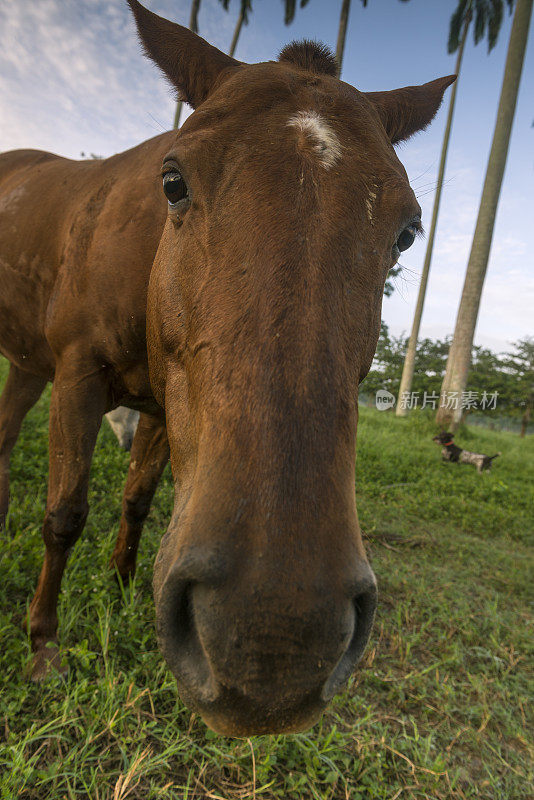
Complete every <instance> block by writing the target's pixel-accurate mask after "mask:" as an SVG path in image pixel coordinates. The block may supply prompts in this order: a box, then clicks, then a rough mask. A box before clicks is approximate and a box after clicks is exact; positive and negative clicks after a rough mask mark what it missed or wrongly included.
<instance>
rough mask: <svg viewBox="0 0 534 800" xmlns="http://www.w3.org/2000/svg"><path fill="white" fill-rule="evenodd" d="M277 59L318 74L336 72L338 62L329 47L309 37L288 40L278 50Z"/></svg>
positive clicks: (334, 73)
mask: <svg viewBox="0 0 534 800" xmlns="http://www.w3.org/2000/svg"><path fill="white" fill-rule="evenodd" d="M278 61H286V62H289V63H290V64H294V65H295V66H297V67H301V68H302V69H305V70H307V71H308V72H315V73H316V74H318V75H332V76H333V77H334V78H335V77H336V76H337V74H338V64H337V61H336V58H335V56H334V54H333V53H332V51H331V50H330V48H328V47H327V46H326V45H325V44H322V43H321V42H315V41H313V40H311V39H302V41H300V42H297V41H294V42H290V44H286V46H285V47H284V48H283V50H281V51H280V55H279V56H278Z"/></svg>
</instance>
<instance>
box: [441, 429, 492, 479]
mask: <svg viewBox="0 0 534 800" xmlns="http://www.w3.org/2000/svg"><path fill="white" fill-rule="evenodd" d="M453 439H454V434H453V433H449V432H448V431H442V432H441V433H439V434H438V435H437V436H434V437H433V439H432V441H433V442H437V444H441V445H443V449H442V451H441V456H442V458H443V461H453V462H454V463H456V464H473V466H475V467H476V468H477V472H484V471H485V470H488V469H491V464H492V462H493V459H494V458H497V456H500V455H501V454H500V453H495V455H494V456H485V455H484V454H483V453H471V452H470V451H469V450H463V449H462V448H461V447H458V445H456V444H454V442H453Z"/></svg>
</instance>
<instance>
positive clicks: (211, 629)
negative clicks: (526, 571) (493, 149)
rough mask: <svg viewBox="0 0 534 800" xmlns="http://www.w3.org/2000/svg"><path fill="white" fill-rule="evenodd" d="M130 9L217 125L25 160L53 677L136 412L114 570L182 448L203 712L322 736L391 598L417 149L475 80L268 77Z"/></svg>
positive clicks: (176, 661)
mask: <svg viewBox="0 0 534 800" xmlns="http://www.w3.org/2000/svg"><path fill="white" fill-rule="evenodd" d="M128 2H129V5H130V8H131V10H132V12H133V15H134V18H135V21H136V24H137V29H138V34H139V37H140V40H141V43H142V46H143V48H144V51H145V53H146V54H147V55H148V56H149V57H150V58H151V59H152V60H153V61H154V62H155V64H156V65H157V66H158V67H159V68H160V69H161V70H162V72H163V73H164V74H165V76H166V78H167V79H168V80H169V81H170V82H171V84H172V85H173V86H174V87H175V89H176V92H177V94H178V96H179V97H180V98H181V99H183V100H185V101H187V102H188V103H189V104H190V105H191V106H192V107H193V109H194V112H193V113H192V115H191V116H190V117H189V118H188V119H187V121H186V122H185V123H184V125H183V126H182V127H181V129H180V130H179V131H171V132H168V133H163V134H161V135H160V136H157V137H155V138H153V139H151V140H150V141H147V142H144V143H143V144H140V145H138V146H137V147H134V148H133V149H131V150H128V151H127V152H124V153H121V154H119V155H115V156H112V157H111V158H107V159H104V160H102V161H82V162H74V161H70V160H67V159H64V158H60V157H59V156H55V155H52V154H50V153H44V152H38V151H16V152H12V153H7V154H4V155H2V156H1V157H0V212H1V224H0V276H1V282H2V287H3V290H2V295H1V298H0V310H1V313H0V343H1V349H2V352H3V353H4V355H5V356H6V357H7V358H8V359H9V361H10V362H11V368H10V372H9V377H8V380H7V384H6V386H5V389H4V393H3V395H2V401H1V408H0V432H1V437H0V458H1V459H2V469H3V473H4V474H5V472H6V464H7V460H8V457H9V452H10V448H11V447H12V445H13V443H14V440H15V439H16V436H17V432H18V429H19V427H20V424H21V422H22V419H23V417H24V415H25V414H26V412H27V411H28V409H29V408H30V407H31V406H32V404H33V403H34V402H35V400H36V398H37V397H38V396H39V394H40V392H41V391H42V388H43V386H44V385H45V384H46V382H47V381H53V384H52V393H51V403H50V431H49V459H50V470H49V484H48V496H47V504H46V511H45V517H44V523H43V539H44V543H45V555H44V562H43V566H42V570H41V574H40V577H39V582H38V585H37V589H36V592H35V595H34V597H33V599H32V601H31V604H30V608H29V615H28V620H27V625H28V629H29V634H30V637H31V645H32V651H33V656H32V667H31V668H32V676H33V677H34V678H35V679H42V678H43V677H44V676H45V675H46V674H47V673H48V671H49V670H51V669H54V668H60V667H61V660H60V654H59V649H58V641H57V611H56V606H57V599H58V593H59V590H60V584H61V579H62V575H63V571H64V568H65V565H66V562H67V556H68V553H69V551H70V550H71V549H72V548H73V546H74V544H75V542H76V540H77V538H78V537H79V536H80V534H81V532H82V529H83V527H84V523H85V520H86V517H87V513H88V504H87V489H88V481H89V468H90V464H91V458H92V454H93V449H94V446H95V441H96V437H97V433H98V430H99V426H100V424H101V420H102V416H103V415H104V414H105V413H107V412H109V411H110V410H112V409H113V408H115V407H117V406H118V405H123V406H126V407H128V408H131V409H134V410H137V411H139V412H140V418H139V424H138V427H137V431H136V433H135V437H134V441H133V445H132V450H131V461H130V467H129V471H128V478H127V481H126V486H125V491H124V498H123V506H122V516H121V521H120V526H119V533H118V537H117V542H116V545H115V549H114V552H113V554H112V558H111V563H112V565H114V567H115V568H116V569H117V571H118V573H119V575H120V576H121V577H122V578H123V579H124V580H126V579H127V578H128V576H129V575H131V574H132V573H133V571H134V569H135V554H136V550H137V545H138V542H139V536H140V534H141V529H142V526H143V522H144V520H145V518H146V516H147V513H148V510H149V506H150V502H151V499H152V496H153V494H154V491H155V489H156V486H157V483H158V480H159V477H160V475H161V472H162V470H163V468H164V466H165V464H166V462H167V460H168V458H169V455H170V460H171V467H172V474H173V481H174V487H175V498H174V508H173V513H172V517H171V520H170V523H169V526H168V528H167V530H166V532H165V533H164V535H163V537H162V540H161V544H160V547H159V550H158V554H157V557H156V561H155V566H154V578H153V588H154V600H155V607H156V628H157V635H158V642H159V646H160V648H161V651H162V653H163V655H164V657H165V659H166V661H167V663H168V665H169V667H170V669H171V670H172V672H173V673H174V675H175V676H176V680H177V684H178V690H179V693H180V695H181V697H182V699H183V700H184V702H185V703H186V704H187V705H188V706H189V707H190V708H191V709H193V710H195V711H197V712H198V713H199V714H200V715H201V716H202V718H203V719H204V721H205V722H206V724H207V725H209V726H211V728H212V729H213V730H214V731H216V732H218V733H221V734H225V735H231V736H250V735H252V734H263V733H285V732H292V731H300V730H305V729H307V728H308V727H310V726H311V725H313V724H315V722H316V721H317V720H318V719H319V718H320V716H321V714H322V713H323V711H324V710H325V708H326V707H327V705H328V703H329V701H330V700H331V698H332V697H333V696H334V695H335V694H336V693H338V692H339V691H341V690H342V689H343V687H344V686H345V685H346V683H347V681H348V679H349V677H350V675H351V673H352V671H353V669H354V667H355V665H356V664H357V662H358V661H359V660H360V658H361V656H362V653H363V651H364V648H365V646H366V643H367V641H368V638H369V635H370V631H371V626H372V622H373V616H374V612H375V607H376V602H377V588H376V580H375V577H374V574H373V571H372V569H371V567H370V565H369V563H368V560H367V557H366V554H365V550H364V547H363V544H362V537H361V531H360V528H359V524H358V517H357V510H356V502H355V491H354V476H355V454H356V428H357V419H358V407H357V396H358V385H359V383H360V382H361V381H362V380H363V378H364V377H365V375H366V374H367V372H368V370H369V368H370V365H371V362H372V359H373V354H374V351H375V348H376V344H377V338H378V333H379V327H380V316H381V301H382V295H383V289H384V283H385V280H386V276H387V273H388V270H389V269H390V268H391V267H392V266H393V265H394V264H395V263H396V261H397V259H398V258H399V253H400V252H401V251H404V250H406V249H407V248H408V247H409V246H410V245H411V244H412V242H413V241H414V238H415V236H416V235H417V233H418V232H419V231H420V229H421V209H420V206H419V204H418V203H417V200H416V198H415V195H414V193H413V191H412V189H411V187H410V184H409V181H408V178H407V175H406V172H405V170H404V168H403V166H402V164H401V162H400V161H399V159H398V157H397V155H396V153H395V150H394V147H393V146H394V145H395V144H396V143H397V142H400V141H403V140H405V139H407V138H408V137H410V136H411V135H412V134H414V133H415V132H416V131H419V130H421V129H423V128H425V127H426V126H427V125H428V124H429V123H430V121H431V119H432V118H433V117H434V115H435V114H436V112H437V109H438V108H439V106H440V103H441V101H442V96H443V93H444V91H445V89H446V88H447V86H449V85H450V84H451V83H452V81H453V80H454V77H455V76H448V77H444V78H439V79H437V80H433V81H430V82H428V83H424V84H422V85H417V86H411V87H406V88H402V89H397V90H392V91H384V92H367V93H364V92H360V91H358V90H357V89H355V88H354V87H352V86H350V85H349V84H347V83H345V82H343V81H341V80H339V79H338V78H337V77H336V75H337V65H336V62H335V59H334V57H333V56H332V55H331V53H330V51H329V50H328V49H327V48H325V47H324V46H322V45H320V44H317V43H314V42H309V41H303V42H293V43H292V44H290V45H288V46H286V47H285V48H284V49H283V50H282V52H281V53H280V56H279V58H278V59H277V60H276V61H269V62H266V63H259V64H246V63H243V62H240V61H237V60H235V59H234V58H231V57H229V56H227V55H225V54H224V53H222V52H221V51H219V50H218V49H216V48H215V47H213V46H211V45H210V44H208V43H207V42H206V41H204V40H203V39H202V38H200V37H199V36H197V35H196V34H194V33H192V32H191V31H190V30H188V29H187V28H184V27H182V26H180V25H177V24H174V23H172V22H170V21H169V20H166V19H163V18H161V17H159V16H157V15H156V14H153V13H152V12H150V11H148V10H147V9H145V8H144V7H143V6H142V5H141V4H140V3H139V2H137V0H128ZM4 483H5V480H4ZM3 502H4V504H5V492H4V500H3Z"/></svg>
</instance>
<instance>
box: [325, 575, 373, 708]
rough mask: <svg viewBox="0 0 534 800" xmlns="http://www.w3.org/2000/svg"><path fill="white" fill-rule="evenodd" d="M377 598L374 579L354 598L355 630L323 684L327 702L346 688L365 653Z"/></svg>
mask: <svg viewBox="0 0 534 800" xmlns="http://www.w3.org/2000/svg"><path fill="white" fill-rule="evenodd" d="M376 599H377V591H376V584H375V583H374V580H373V583H372V585H370V586H369V588H368V589H366V590H365V591H363V592H361V593H360V594H358V595H357V596H356V597H355V598H354V600H353V605H354V631H353V634H352V638H351V640H350V642H349V646H348V647H347V649H346V650H345V652H344V653H343V655H342V656H341V658H340V660H339V661H338V663H337V664H336V666H335V667H334V670H333V672H332V673H331V675H330V677H329V678H328V679H327V681H326V683H325V684H324V686H323V690H322V692H321V696H322V699H323V700H324V701H325V702H327V703H328V702H329V701H330V700H331V699H332V698H333V697H334V695H336V694H338V692H340V691H341V690H342V689H343V688H344V686H345V684H346V683H347V681H348V679H349V678H350V676H351V674H352V671H353V669H354V667H355V666H356V664H357V663H358V661H359V660H360V658H361V657H362V655H363V651H364V650H365V646H366V645H367V642H368V640H369V635H370V633H371V628H372V626H373V620H374V616H375V610H376Z"/></svg>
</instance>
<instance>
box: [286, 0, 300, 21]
mask: <svg viewBox="0 0 534 800" xmlns="http://www.w3.org/2000/svg"><path fill="white" fill-rule="evenodd" d="M296 9H297V1H296V0H284V22H285V24H286V25H290V24H291V23H292V22H293V20H294V19H295V11H296Z"/></svg>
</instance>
